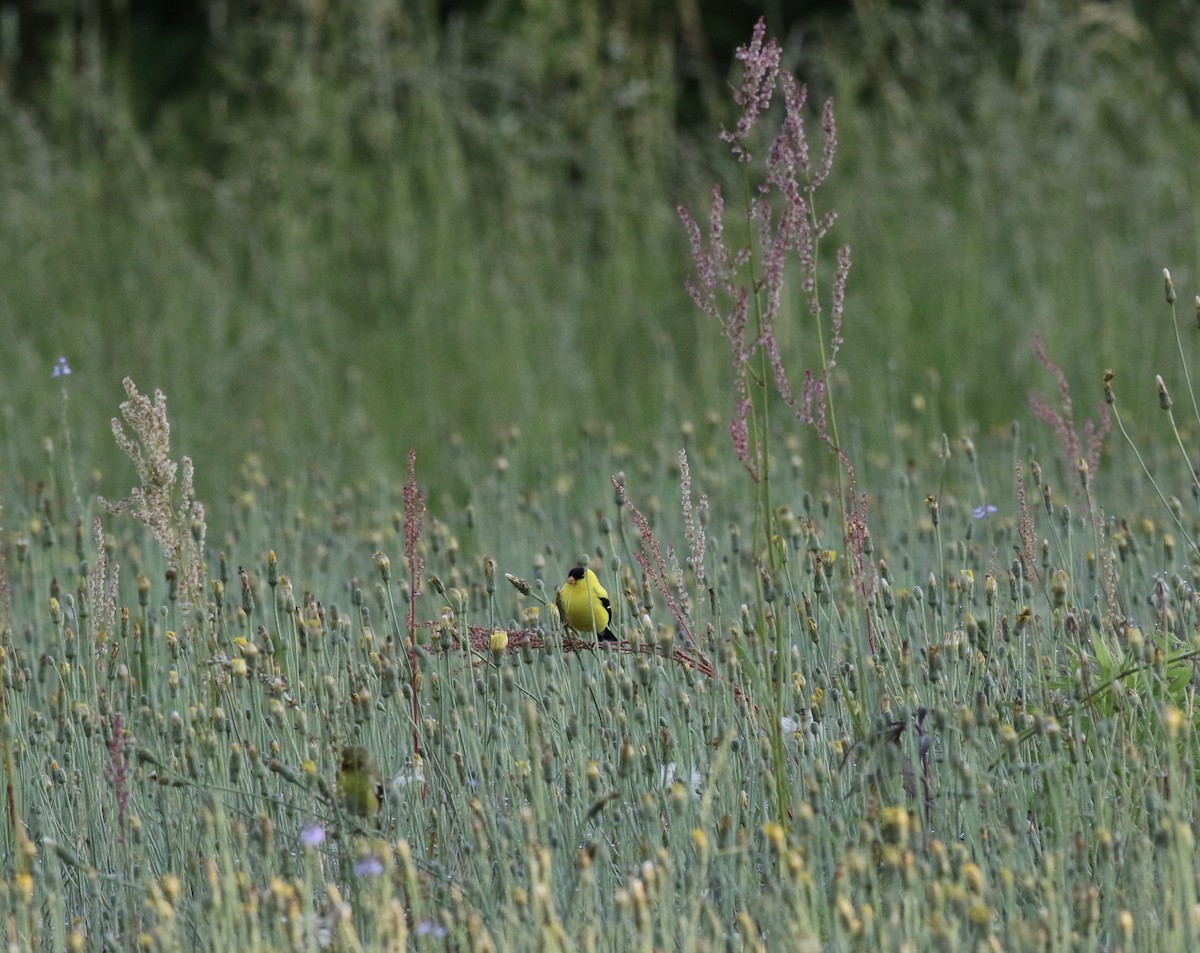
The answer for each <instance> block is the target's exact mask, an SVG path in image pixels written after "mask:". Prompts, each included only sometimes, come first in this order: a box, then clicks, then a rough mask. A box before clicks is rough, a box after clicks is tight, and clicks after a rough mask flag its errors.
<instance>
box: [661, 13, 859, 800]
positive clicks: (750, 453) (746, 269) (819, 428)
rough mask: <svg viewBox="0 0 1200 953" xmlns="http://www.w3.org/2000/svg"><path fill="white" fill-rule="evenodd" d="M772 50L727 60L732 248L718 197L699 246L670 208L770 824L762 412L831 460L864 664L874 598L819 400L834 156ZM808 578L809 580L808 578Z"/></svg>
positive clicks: (841, 279) (846, 470) (770, 567)
mask: <svg viewBox="0 0 1200 953" xmlns="http://www.w3.org/2000/svg"><path fill="white" fill-rule="evenodd" d="M781 56H782V51H781V48H780V46H779V44H778V43H777V42H776V41H775V40H774V38H770V37H768V36H767V31H766V24H765V21H763V20H759V22H758V23H757V24H756V26H755V28H754V32H753V35H752V37H751V40H750V42H749V44H747V45H746V46H744V47H741V48H739V49H738V51H737V53H736V58H737V60H738V61H739V62H740V63H741V64H742V67H743V74H742V80H741V83H740V85H738V86H736V87H735V88H734V91H733V98H734V102H735V103H736V105H737V106H738V107H739V108H740V109H741V114H740V116H739V118H738V120H737V122H736V124H735V126H734V128H733V129H732V130H725V131H723V132H722V134H721V138H722V140H723V141H724V142H726V143H727V144H728V145H729V147H730V150H731V152H732V154H733V156H734V157H735V158H736V160H737V161H738V165H739V168H740V169H741V171H742V176H743V185H744V209H743V213H742V214H743V222H744V228H745V234H746V236H747V238H746V240H745V243H744V244H737V243H736V240H735V239H731V238H730V237H729V232H728V229H727V226H726V221H725V218H726V211H725V210H726V203H725V197H724V194H723V192H722V190H721V188H720V187H719V186H718V187H716V188H714V189H713V193H712V205H711V209H710V212H709V216H708V229H707V234H705V233H704V232H703V230H702V229H701V226H700V224H699V223H698V222H697V221H696V219H695V218H694V217H693V216H692V215H691V214H690V213H689V212H688V211H687V209H685V208H683V207H682V206H681V207H680V209H679V214H680V218H681V219H682V221H683V225H684V228H685V229H686V231H687V234H688V237H689V240H690V243H691V252H692V259H693V263H694V266H695V274H694V276H693V277H692V278H691V279H689V281H688V283H687V288H688V292H689V294H690V295H691V297H692V300H693V301H694V302H695V304H696V306H697V307H698V308H699V309H700V310H701V311H702V312H703V313H704V314H706V315H707V316H708V317H710V318H711V319H713V320H714V321H716V322H717V323H718V325H719V327H720V328H721V331H722V333H723V335H724V336H725V338H726V340H727V341H728V343H729V347H730V352H731V356H732V367H733V388H734V409H733V415H732V418H731V420H730V424H729V432H730V437H731V439H732V443H733V448H734V452H735V453H736V455H737V458H738V460H739V461H740V462H741V463H742V465H743V467H744V468H745V471H746V473H747V475H748V476H749V478H750V481H751V484H752V486H753V494H754V502H755V506H754V513H755V531H754V536H753V546H754V550H755V558H756V559H757V560H760V562H759V565H758V567H757V571H758V574H759V579H760V585H759V587H758V589H757V600H756V607H755V620H754V627H755V629H756V630H757V631H758V632H760V633H763V638H762V639H761V640H760V641H759V645H760V648H761V652H762V654H761V657H760V666H761V671H762V672H763V673H764V674H765V673H773V674H772V675H771V676H770V678H769V682H770V684H771V686H772V687H771V691H770V699H769V703H768V704H767V710H768V711H769V713H770V728H769V732H770V734H771V736H772V746H773V759H774V761H775V777H776V780H777V785H778V786H777V791H776V808H777V811H778V816H779V818H780V820H781V822H782V821H784V820H786V818H787V816H788V815H789V814H790V812H791V806H790V794H789V793H788V791H787V789H786V781H785V778H786V776H787V773H786V771H785V770H784V764H783V749H784V743H783V737H782V731H783V729H782V727H781V725H782V722H783V716H784V701H783V699H784V690H785V681H786V675H785V673H784V667H783V665H782V659H783V658H784V657H785V655H786V653H787V650H788V646H789V644H790V642H791V638H792V633H791V629H790V626H789V625H788V624H786V622H785V619H784V616H783V614H782V613H780V612H777V611H775V609H774V607H772V606H771V605H770V604H769V603H771V602H772V601H774V599H775V590H776V588H777V583H776V577H777V576H780V575H781V574H782V573H783V572H784V569H785V563H786V553H785V540H786V539H787V537H788V533H787V532H785V530H784V528H783V527H782V526H781V525H780V522H779V515H778V514H777V513H776V509H775V505H774V500H773V497H772V482H771V481H772V455H771V447H770V445H771V438H772V427H773V426H774V423H773V419H772V413H771V406H772V404H773V403H775V402H779V403H782V405H783V406H784V407H785V408H786V409H787V411H788V412H790V414H791V416H792V418H793V419H794V420H795V421H797V422H799V423H800V424H803V425H804V426H806V427H807V428H809V429H810V430H811V432H812V433H814V434H815V435H816V437H817V439H818V441H819V444H820V445H822V446H824V447H825V448H827V450H828V451H829V452H831V453H832V455H833V456H834V458H835V460H836V478H837V486H838V507H839V510H840V512H841V517H842V519H841V524H842V540H843V543H844V545H845V547H846V552H847V557H848V560H847V561H848V563H849V565H850V566H851V570H850V571H851V574H852V577H853V582H854V587H855V589H856V591H857V592H858V594H859V597H860V600H861V605H860V610H861V611H862V618H863V621H864V631H865V643H866V644H865V649H866V650H867V651H869V652H870V653H874V651H875V643H874V634H873V623H872V620H871V617H870V613H869V612H868V611H867V605H868V599H869V597H870V595H871V592H872V590H873V587H874V582H873V573H872V570H871V568H870V567H869V566H868V564H867V561H866V553H865V550H866V548H867V545H868V543H867V539H868V536H869V531H868V528H867V499H866V495H865V494H863V495H862V496H859V495H858V490H857V485H856V481H855V475H854V467H853V466H852V464H851V462H850V459H849V457H848V455H847V453H846V451H845V449H844V447H843V446H842V443H841V438H840V435H839V432H838V423H837V414H836V411H835V401H834V397H833V387H832V372H833V370H834V368H835V367H836V365H837V357H838V352H839V351H840V349H841V347H842V344H843V311H844V307H845V298H846V282H847V279H848V277H849V272H850V249H849V246H846V245H843V246H841V247H840V248H839V249H838V251H837V254H836V262H835V265H834V267H833V272H832V277H831V279H830V291H829V305H828V314H826V306H825V303H824V300H823V295H822V292H821V286H822V273H821V268H820V255H819V251H820V247H821V243H822V241H823V240H824V239H825V238H826V236H827V235H828V234H829V232H830V230H831V228H832V227H833V225H834V222H835V221H836V218H837V216H836V213H835V212H833V211H832V210H829V211H821V210H820V208H819V205H818V202H817V191H818V189H820V187H821V186H822V185H823V184H824V183H825V182H826V180H827V179H828V177H829V175H830V173H831V171H832V168H833V160H834V155H835V153H836V151H837V125H836V122H835V119H834V109H833V101H832V100H828V101H826V103H825V105H824V107H823V108H822V110H821V129H822V133H823V143H822V146H821V151H820V156H819V158H814V156H813V155H812V150H811V147H810V143H809V140H808V133H807V130H806V115H805V113H806V105H807V89H806V87H804V86H801V85H799V84H798V83H797V81H796V79H795V78H794V77H793V76H792V75H791V74H790V73H788V72H787V71H786V70H785V69H783V68H782V64H781ZM776 96H778V97H779V99H781V100H782V118H781V119H780V122H779V128H778V130H777V131H776V132H775V133H774V135H773V136H772V137H770V138H769V141H767V142H765V143H763V146H762V148H763V150H764V151H765V155H764V157H763V160H762V178H761V180H760V181H758V182H757V183H755V182H753V180H752V176H751V168H752V166H753V163H754V161H755V157H756V155H757V154H758V153H759V150H760V140H761V138H762V132H761V129H760V124H761V123H763V122H764V121H765V120H766V119H767V117H769V116H770V115H772V103H773V101H774V100H775V97H776ZM793 269H797V270H798V274H797V275H796V276H795V277H796V278H797V279H798V283H799V287H800V292H801V294H800V298H801V300H802V302H803V310H804V312H805V318H806V322H805V323H804V325H803V329H804V332H805V333H806V334H809V335H811V338H812V339H813V341H814V342H815V347H814V349H813V350H814V354H813V355H812V361H813V363H812V364H811V365H810V366H809V367H808V368H806V369H805V371H804V377H803V382H802V384H801V386H800V389H799V391H798V392H797V391H796V390H795V389H794V388H793V386H792V383H791V381H790V380H789V375H788V370H787V367H786V361H785V357H784V354H783V348H782V344H781V338H780V325H781V323H782V322H785V321H787V320H788V319H789V316H790V314H791V309H790V304H789V298H788V296H787V295H785V285H786V283H787V280H788V278H789V275H790V274H792V272H793ZM817 575H818V576H819V575H820V572H819V569H818V572H817Z"/></svg>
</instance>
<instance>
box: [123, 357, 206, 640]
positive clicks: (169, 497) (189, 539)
mask: <svg viewBox="0 0 1200 953" xmlns="http://www.w3.org/2000/svg"><path fill="white" fill-rule="evenodd" d="M122 384H123V385H124V387H125V393H126V394H127V395H128V396H127V399H126V400H124V401H122V402H121V416H122V417H124V418H125V423H124V424H123V423H122V422H121V421H120V420H119V419H118V418H116V417H114V418H113V421H112V430H113V437H115V438H116V441H117V446H119V447H120V448H121V450H122V451H123V452H124V453H125V455H126V456H127V457H129V459H130V460H131V461H133V466H134V469H135V470H136V471H137V475H138V480H139V485H138V486H135V487H134V488H133V490H132V491H131V492H130V494H129V496H127V497H126V498H125V499H122V500H118V501H116V502H109V501H107V500H103V499H102V500H101V501H100V502H101V504H102V505H103V506H105V507H106V508H107V509H108V511H109V512H110V513H126V512H127V513H129V514H130V515H132V516H133V517H134V519H136V520H138V521H139V522H141V523H143V524H145V525H146V526H147V527H148V528H149V529H150V531H151V533H152V534H153V535H154V538H155V540H156V541H157V542H158V545H159V546H160V547H161V548H162V552H163V556H164V557H165V558H166V560H167V566H168V572H170V573H173V578H174V579H175V580H176V581H177V583H178V585H179V589H180V593H181V595H182V597H183V599H182V604H183V610H184V617H183V625H184V628H185V630H188V631H190V630H192V629H193V627H194V620H193V619H192V612H191V610H192V608H193V607H197V606H202V605H203V604H204V579H205V577H204V537H205V534H206V532H207V527H206V525H205V522H204V504H203V503H201V502H200V501H199V500H198V499H196V490H195V484H194V477H195V471H194V468H193V467H192V461H191V459H190V458H189V457H186V456H185V457H184V458H183V460H182V467H183V480H182V484H181V485H180V487H179V489H178V500H176V481H177V478H178V472H179V468H180V464H177V463H176V462H175V461H174V460H172V459H171V425H170V423H169V421H168V420H167V398H166V396H165V395H164V394H163V393H162V391H158V390H156V391H155V392H154V400H153V401H151V400H150V398H149V397H147V396H145V395H144V394H142V393H140V392H139V391H138V389H137V385H136V384H135V383H134V382H133V380H132V379H131V378H128V377H126V378H125V379H124V381H122ZM126 425H128V427H129V429H130V430H131V431H132V432H133V434H132V436H130V434H129V433H127V432H126V430H125V426H126Z"/></svg>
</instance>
